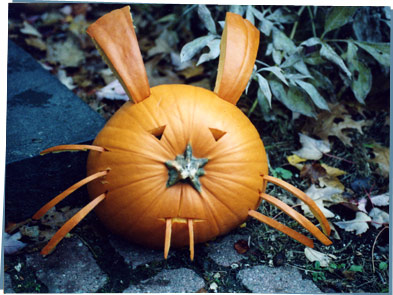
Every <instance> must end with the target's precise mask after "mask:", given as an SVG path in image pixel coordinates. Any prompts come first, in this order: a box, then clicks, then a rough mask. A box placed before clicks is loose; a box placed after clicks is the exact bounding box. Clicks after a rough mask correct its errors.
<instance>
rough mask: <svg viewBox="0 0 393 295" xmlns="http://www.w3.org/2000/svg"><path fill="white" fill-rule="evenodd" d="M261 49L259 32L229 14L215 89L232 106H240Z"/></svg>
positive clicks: (248, 23) (223, 36) (232, 14)
mask: <svg viewBox="0 0 393 295" xmlns="http://www.w3.org/2000/svg"><path fill="white" fill-rule="evenodd" d="M258 46H259V31H258V29H257V28H256V27H254V26H253V25H252V24H251V23H250V22H249V21H248V20H245V19H243V18H242V17H241V16H240V15H238V14H235V13H231V12H228V13H227V15H226V18H225V27H224V32H223V33H222V39H221V45H220V50H221V53H220V60H219V63H218V73H217V80H216V86H215V88H214V92H215V93H216V94H217V95H218V96H219V97H221V98H222V99H224V100H226V101H229V102H230V103H233V104H236V103H237V101H238V100H239V98H240V95H241V94H242V93H243V91H244V89H245V88H246V86H247V83H248V80H249V79H250V76H251V74H252V70H253V68H254V63H255V59H256V57H257V53H258Z"/></svg>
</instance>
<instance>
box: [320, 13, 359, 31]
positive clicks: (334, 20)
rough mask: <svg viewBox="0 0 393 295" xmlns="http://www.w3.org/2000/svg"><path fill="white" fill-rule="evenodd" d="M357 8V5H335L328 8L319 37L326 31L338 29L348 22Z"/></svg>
mask: <svg viewBox="0 0 393 295" xmlns="http://www.w3.org/2000/svg"><path fill="white" fill-rule="evenodd" d="M357 9H358V7H348V6H336V7H333V8H332V9H330V11H329V13H328V15H327V17H326V20H325V30H324V32H323V34H322V37H321V38H323V37H324V36H325V35H326V33H328V32H330V31H332V30H335V29H338V28H340V27H342V26H343V25H345V24H347V23H348V22H350V21H351V20H352V17H353V15H354V13H355V12H356V10H357Z"/></svg>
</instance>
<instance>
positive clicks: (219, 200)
mask: <svg viewBox="0 0 393 295" xmlns="http://www.w3.org/2000/svg"><path fill="white" fill-rule="evenodd" d="M204 188H205V191H207V192H208V193H209V194H210V195H211V197H212V198H214V199H215V200H217V201H218V202H220V203H221V205H223V206H224V207H225V208H227V209H228V210H229V211H230V212H231V213H232V215H234V216H236V217H237V218H238V219H239V220H241V219H242V217H241V216H239V215H238V214H236V212H237V211H234V210H233V209H232V208H231V207H229V206H228V205H227V204H226V202H224V201H222V200H221V199H220V198H219V197H217V196H216V195H217V194H215V193H213V192H212V191H211V189H210V188H209V187H208V186H204Z"/></svg>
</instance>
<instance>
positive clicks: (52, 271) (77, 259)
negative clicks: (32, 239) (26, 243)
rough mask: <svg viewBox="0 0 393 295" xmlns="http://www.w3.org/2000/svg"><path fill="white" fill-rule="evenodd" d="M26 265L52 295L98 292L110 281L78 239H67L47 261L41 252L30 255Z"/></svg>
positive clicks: (27, 257) (27, 256)
mask: <svg viewBox="0 0 393 295" xmlns="http://www.w3.org/2000/svg"><path fill="white" fill-rule="evenodd" d="M26 263H27V265H29V266H31V267H32V268H33V269H34V270H35V273H36V276H37V277H38V279H39V280H40V281H41V282H42V283H44V284H45V285H46V286H47V287H48V290H49V293H91V292H96V291H97V290H98V289H99V288H101V287H103V286H104V284H105V282H106V281H107V276H106V274H105V273H104V272H103V271H102V270H101V269H100V268H99V267H98V265H97V263H96V261H95V260H94V258H93V255H92V254H91V253H90V252H89V250H88V248H87V247H86V246H85V245H84V244H83V243H82V242H81V241H80V240H79V239H78V238H76V237H72V238H68V239H63V240H62V241H61V242H60V244H59V245H58V246H57V247H56V249H55V251H54V252H53V253H52V254H50V255H48V256H47V257H45V258H43V257H42V256H41V255H40V254H39V253H33V254H29V255H26Z"/></svg>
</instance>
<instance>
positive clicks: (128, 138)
mask: <svg viewBox="0 0 393 295" xmlns="http://www.w3.org/2000/svg"><path fill="white" fill-rule="evenodd" d="M87 32H88V34H89V35H90V36H91V37H92V39H93V41H94V42H95V44H96V46H97V49H98V50H99V52H100V53H101V54H102V56H103V58H104V59H105V61H106V62H107V63H108V65H109V66H110V68H111V69H112V70H113V72H114V73H115V75H116V76H117V77H118V79H119V81H120V82H121V83H122V85H123V87H124V88H125V89H126V92H127V93H128V95H129V96H130V98H131V99H132V100H133V101H134V103H132V102H128V103H126V104H124V105H123V106H122V107H121V108H120V109H119V110H118V111H117V112H116V114H115V115H114V116H113V117H112V118H111V119H110V120H109V121H108V122H107V124H106V125H105V127H104V128H103V129H102V130H101V132H100V133H99V134H98V135H97V137H96V139H95V141H94V143H93V145H64V146H58V147H53V148H50V149H47V150H45V151H43V152H42V153H43V154H45V153H48V152H53V151H65V150H90V153H89V157H88V162H87V175H88V176H87V177H86V178H85V179H83V180H81V181H80V182H78V183H76V184H75V185H73V186H71V187H70V188H68V189H67V190H66V191H65V192H63V193H61V194H59V195H58V196H57V197H55V198H54V199H53V200H52V201H50V202H49V203H47V204H46V205H45V206H43V207H42V208H41V209H40V210H39V211H38V212H37V213H36V214H35V215H34V216H33V218H35V219H38V218H40V217H42V216H43V215H44V214H45V212H47V210H49V209H50V208H51V207H53V206H55V205H56V204H57V203H58V202H60V201H61V200H62V199H64V198H65V197H66V196H67V195H69V194H70V193H72V191H74V190H75V189H77V188H79V187H80V186H82V185H84V184H87V185H88V191H89V195H90V198H91V201H90V203H89V204H88V205H86V206H85V207H84V208H83V209H81V211H80V212H78V213H77V214H76V215H75V216H73V217H72V218H71V219H70V220H69V221H67V223H66V224H65V225H64V226H63V227H62V228H61V229H60V230H59V231H58V232H57V233H56V234H55V235H54V236H53V238H52V239H51V241H50V242H49V243H48V245H47V246H46V247H44V249H43V250H42V252H41V253H42V254H44V255H46V254H48V253H50V251H51V250H53V248H54V247H55V246H56V244H57V243H58V242H59V241H60V240H61V239H62V238H63V237H64V235H65V234H66V233H67V232H69V231H70V230H71V229H72V228H73V227H74V226H75V225H76V224H77V223H78V222H79V221H80V220H81V219H82V218H83V217H84V216H85V215H86V214H88V213H89V212H90V211H91V210H93V209H94V208H95V211H96V213H97V215H98V216H99V218H100V219H101V221H102V222H103V223H104V224H105V225H106V226H107V227H108V228H109V229H110V230H111V231H113V232H114V233H117V234H119V235H121V236H123V237H124V238H126V239H128V240H131V241H133V242H135V243H139V244H142V245H147V246H150V247H163V248H164V257H165V258H167V255H168V252H169V248H170V246H171V245H172V246H175V247H179V246H184V245H189V247H190V257H191V259H193V257H194V243H200V242H204V241H208V240H210V239H212V238H214V237H216V236H218V235H222V234H225V233H227V232H228V231H230V230H232V229H233V228H235V227H237V226H239V225H240V224H241V223H243V222H244V221H245V220H246V219H247V218H248V216H251V217H253V218H256V219H257V220H259V221H261V222H264V223H266V224H268V225H270V226H272V227H274V228H276V229H278V230H280V231H282V232H284V233H286V234H287V235H289V236H291V237H292V238H294V239H296V240H298V241H299V242H301V243H303V244H305V245H307V246H309V247H313V242H312V240H311V239H309V238H307V237H306V236H304V235H302V234H300V233H298V232H296V231H294V230H292V229H290V228H288V227H286V226H285V225H283V224H281V223H279V222H277V221H275V220H274V219H271V218H269V217H267V216H264V215H262V214H261V213H259V212H257V211H256V210H257V208H258V207H259V205H260V203H261V200H265V201H267V202H269V203H271V204H273V205H275V206H277V207H278V208H280V209H281V210H283V211H284V212H285V213H286V214H288V215H289V216H291V217H292V218H293V219H295V220H296V221H298V222H299V223H300V224H301V225H302V226H303V227H304V228H306V229H307V230H309V231H310V232H311V234H312V235H314V236H315V237H316V238H318V239H319V240H320V241H321V242H322V243H324V244H325V245H328V244H330V243H331V241H330V240H329V239H328V238H327V237H326V236H325V235H324V234H323V233H322V232H321V231H320V230H319V229H318V228H317V227H316V226H315V225H313V224H312V223H311V222H310V221H309V220H308V219H307V218H305V217H304V216H303V215H301V214H300V213H298V212H297V211H295V210H294V209H293V208H291V207H289V206H288V205H286V204H285V203H283V202H282V201H280V200H279V199H276V198H274V197H272V196H270V195H268V194H266V193H265V189H266V184H267V182H268V181H270V182H272V183H274V184H276V185H278V186H280V187H282V188H284V189H286V190H288V191H289V192H291V193H293V194H294V195H295V196H296V197H298V198H299V199H301V200H302V201H303V202H305V203H306V204H307V205H308V206H309V207H310V209H311V211H312V212H313V214H314V215H315V217H316V218H317V219H318V221H319V223H320V225H321V227H322V230H323V232H324V233H325V234H327V235H329V233H330V227H329V224H328V222H327V220H326V218H325V217H324V216H323V214H322V212H321V211H320V209H319V208H318V207H317V206H316V204H315V203H314V202H313V201H312V200H311V199H310V198H309V197H308V196H307V195H305V194H304V193H303V192H301V191H300V190H298V189H296V188H295V187H293V186H291V185H290V184H288V183H286V182H284V181H282V180H280V179H277V178H274V177H271V176H269V175H268V165H267V158H266V153H265V149H264V146H263V143H262V141H261V139H260V136H259V134H258V132H257V130H256V129H255V127H254V126H253V125H252V123H251V122H250V121H249V119H248V118H247V117H246V116H245V115H244V114H243V113H242V112H241V111H240V110H239V109H238V108H237V107H236V102H237V101H238V99H239V98H240V95H241V93H242V92H243V90H244V89H245V87H246V85H247V83H248V80H249V78H250V76H251V72H252V69H253V65H254V62H255V59H256V55H257V51H258V44H259V31H258V30H257V29H256V28H255V27H254V26H253V25H252V24H251V23H250V22H248V21H247V20H244V19H243V18H242V17H240V16H239V15H236V14H233V13H228V14H227V16H226V24H225V27H224V32H223V36H222V40H221V56H220V60H219V66H218V74H217V80H216V86H215V89H214V92H212V91H209V90H206V89H202V88H198V87H194V86H187V85H160V86H156V87H153V88H150V87H149V83H148V79H147V75H146V71H145V68H144V65H143V60H142V56H141V53H140V50H139V47H138V43H137V39H136V35H135V32H134V29H133V23H132V18H131V15H130V12H129V7H124V8H122V9H118V10H114V11H112V12H110V13H109V14H107V15H105V16H103V17H101V18H100V19H99V20H98V21H97V22H95V23H94V24H92V25H91V26H90V27H89V28H88V30H87Z"/></svg>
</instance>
